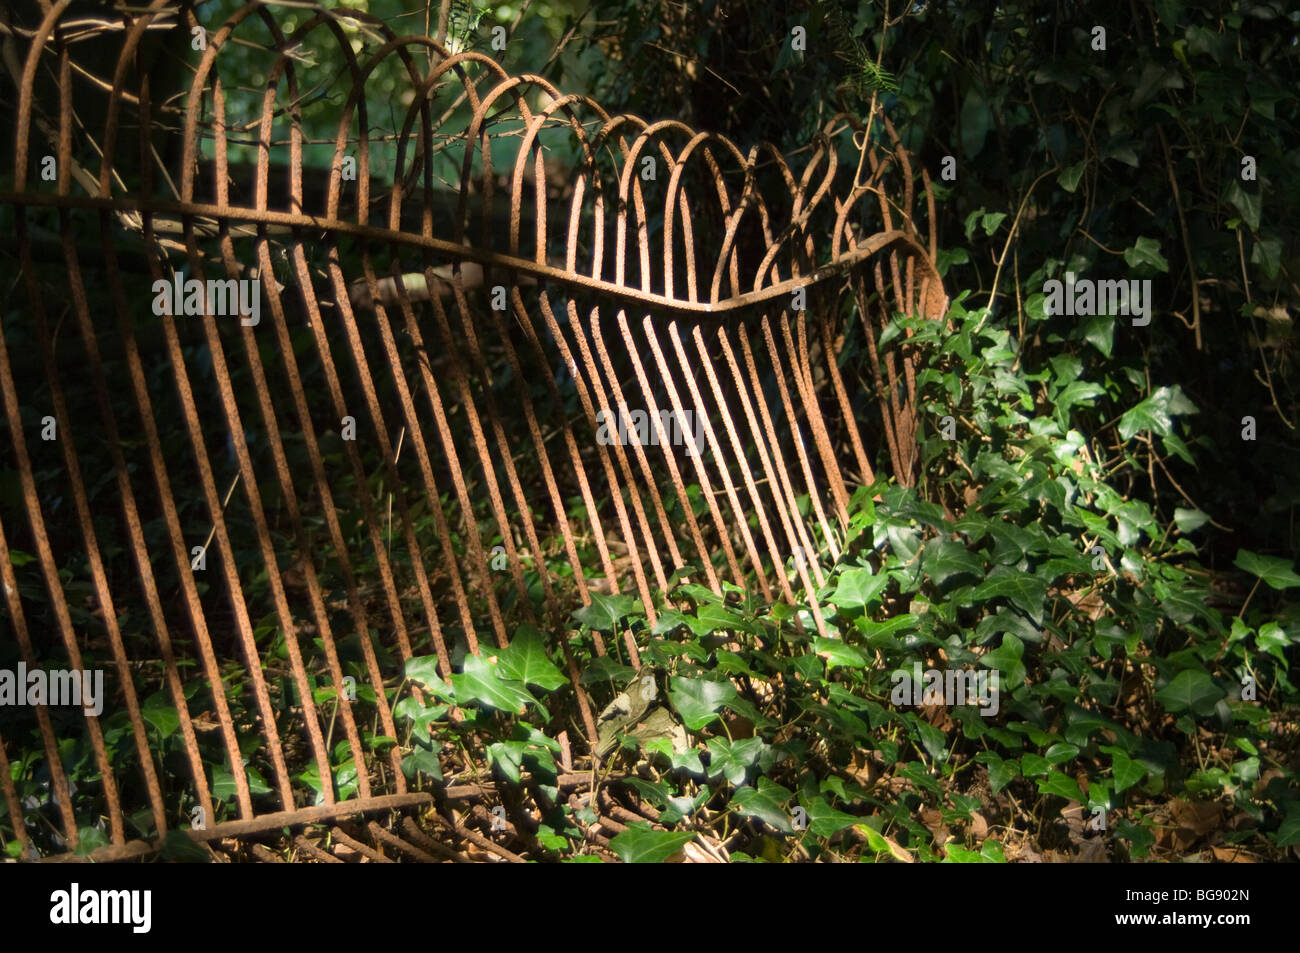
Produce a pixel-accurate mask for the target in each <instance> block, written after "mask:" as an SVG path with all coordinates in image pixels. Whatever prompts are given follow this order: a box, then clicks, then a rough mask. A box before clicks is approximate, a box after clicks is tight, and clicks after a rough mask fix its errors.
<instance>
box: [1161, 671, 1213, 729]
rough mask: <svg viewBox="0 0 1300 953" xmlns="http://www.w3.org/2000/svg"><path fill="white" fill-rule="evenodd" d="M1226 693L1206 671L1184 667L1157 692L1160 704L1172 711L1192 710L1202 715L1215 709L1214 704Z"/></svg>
mask: <svg viewBox="0 0 1300 953" xmlns="http://www.w3.org/2000/svg"><path fill="white" fill-rule="evenodd" d="M1225 695H1226V693H1225V692H1224V690H1223V689H1222V688H1220V687H1219V686H1218V685H1216V684H1215V682H1214V679H1212V678H1211V677H1210V676H1209V675H1208V674H1207V673H1206V672H1203V671H1200V670H1198V669H1192V668H1189V669H1184V670H1183V671H1181V672H1179V673H1178V674H1177V675H1176V676H1175V677H1174V678H1173V679H1172V680H1171V681H1170V682H1169V684H1168V685H1166V686H1165V687H1164V688H1162V689H1160V690H1159V691H1158V692H1156V698H1157V699H1158V700H1159V701H1160V704H1162V705H1164V706H1165V708H1166V709H1168V710H1169V711H1171V712H1175V713H1177V712H1181V711H1189V710H1190V711H1192V712H1194V713H1195V714H1197V715H1200V716H1202V717H1204V716H1206V715H1209V714H1210V713H1211V712H1213V711H1214V706H1215V705H1217V704H1218V703H1219V700H1220V699H1221V698H1223V697H1224V696H1225Z"/></svg>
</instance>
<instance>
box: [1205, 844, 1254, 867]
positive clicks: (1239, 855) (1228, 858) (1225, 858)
mask: <svg viewBox="0 0 1300 953" xmlns="http://www.w3.org/2000/svg"><path fill="white" fill-rule="evenodd" d="M1210 850H1211V851H1213V852H1214V859H1215V860H1218V861H1222V862H1223V863H1225V864H1254V863H1258V861H1257V860H1256V859H1255V857H1254V855H1252V854H1248V853H1246V852H1245V851H1244V850H1242V849H1241V848H1240V847H1211V848H1210Z"/></svg>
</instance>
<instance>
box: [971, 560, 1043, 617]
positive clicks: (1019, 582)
mask: <svg viewBox="0 0 1300 953" xmlns="http://www.w3.org/2000/svg"><path fill="white" fill-rule="evenodd" d="M995 574H997V575H995ZM998 596H1004V597H1006V598H1007V599H1009V600H1011V604H1012V605H1013V606H1015V607H1016V608H1017V609H1019V610H1020V611H1021V612H1023V613H1024V614H1025V615H1027V616H1029V618H1031V619H1033V620H1034V624H1035V625H1041V624H1042V622H1043V600H1044V599H1045V598H1046V597H1047V584H1046V583H1044V582H1043V580H1041V579H1039V578H1038V577H1037V576H1030V575H1026V574H1025V573H1022V572H1016V571H1015V570H1011V569H1006V568H1005V567H1001V566H999V567H998V568H997V569H995V570H993V572H992V573H990V574H989V577H988V579H986V580H985V581H984V582H982V583H980V584H979V585H978V586H976V587H975V588H974V590H973V591H972V592H971V595H970V598H971V599H972V600H973V601H975V602H987V601H988V600H990V599H995V598H997V597H998Z"/></svg>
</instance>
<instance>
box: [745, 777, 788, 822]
mask: <svg viewBox="0 0 1300 953" xmlns="http://www.w3.org/2000/svg"><path fill="white" fill-rule="evenodd" d="M793 796H794V792H792V791H789V790H787V789H786V788H783V787H781V785H779V784H774V783H773V782H771V781H769V780H768V779H767V778H759V779H758V786H757V787H756V788H748V787H746V788H740V789H739V790H738V791H736V793H735V794H734V795H733V796H732V798H731V804H732V806H733V807H734V808H735V809H736V810H737V812H739V813H740V814H743V815H745V816H746V817H756V818H758V819H759V820H760V821H762V822H763V823H764V824H766V825H768V826H769V827H772V828H775V829H776V830H778V831H780V832H781V833H783V834H793V833H794V828H793V827H791V826H790V818H789V816H788V815H787V814H786V811H785V808H784V807H783V806H782V805H784V804H785V802H786V801H788V800H790V798H791V797H793Z"/></svg>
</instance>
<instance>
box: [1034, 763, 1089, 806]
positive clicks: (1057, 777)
mask: <svg viewBox="0 0 1300 953" xmlns="http://www.w3.org/2000/svg"><path fill="white" fill-rule="evenodd" d="M1038 793H1039V794H1055V795H1056V796H1057V797H1063V798H1065V799H1066V800H1069V801H1078V802H1079V803H1080V804H1082V803H1084V801H1085V800H1086V799H1085V798H1084V796H1083V792H1082V791H1080V790H1079V784H1078V782H1076V781H1075V780H1074V778H1069V777H1066V776H1065V775H1064V774H1062V773H1061V772H1060V771H1052V772H1049V773H1048V775H1047V777H1045V778H1043V779H1042V780H1041V781H1039V782H1038Z"/></svg>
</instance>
